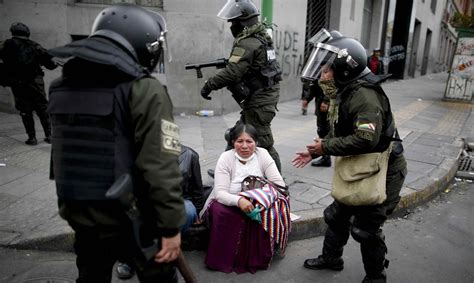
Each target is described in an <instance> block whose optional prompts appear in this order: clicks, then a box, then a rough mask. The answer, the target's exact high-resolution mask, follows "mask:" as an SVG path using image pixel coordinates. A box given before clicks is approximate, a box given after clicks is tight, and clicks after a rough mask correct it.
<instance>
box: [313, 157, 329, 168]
mask: <svg viewBox="0 0 474 283" xmlns="http://www.w3.org/2000/svg"><path fill="white" fill-rule="evenodd" d="M311 166H315V167H331V156H329V155H323V156H321V158H319V159H317V160H315V161H313V162H311Z"/></svg>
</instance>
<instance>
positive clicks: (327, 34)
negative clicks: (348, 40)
mask: <svg viewBox="0 0 474 283" xmlns="http://www.w3.org/2000/svg"><path fill="white" fill-rule="evenodd" d="M338 37H342V33H340V32H339V31H337V30H332V31H327V30H326V29H324V28H322V29H320V30H319V31H318V32H317V33H316V34H315V35H313V36H312V37H311V38H310V39H309V40H308V43H310V44H311V45H313V46H314V45H316V44H317V43H318V42H319V43H325V42H327V41H329V40H331V39H334V38H338Z"/></svg>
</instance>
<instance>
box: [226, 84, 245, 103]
mask: <svg viewBox="0 0 474 283" xmlns="http://www.w3.org/2000/svg"><path fill="white" fill-rule="evenodd" d="M227 89H228V90H229V91H230V92H231V93H232V97H233V98H234V100H235V101H236V102H237V103H238V104H239V105H243V104H244V103H245V100H246V99H247V98H248V97H249V96H250V89H249V88H248V87H247V86H246V85H245V84H244V83H243V82H240V83H237V84H234V85H231V86H228V87H227Z"/></svg>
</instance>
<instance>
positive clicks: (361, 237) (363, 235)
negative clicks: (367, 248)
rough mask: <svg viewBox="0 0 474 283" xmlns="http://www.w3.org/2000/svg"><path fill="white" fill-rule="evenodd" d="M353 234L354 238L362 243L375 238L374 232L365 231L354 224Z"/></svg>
mask: <svg viewBox="0 0 474 283" xmlns="http://www.w3.org/2000/svg"><path fill="white" fill-rule="evenodd" d="M351 235H352V238H354V240H356V241H357V242H359V243H361V244H362V243H367V242H370V241H371V240H373V238H374V235H373V234H372V233H369V232H367V231H364V230H362V229H360V228H359V227H356V226H352V228H351Z"/></svg>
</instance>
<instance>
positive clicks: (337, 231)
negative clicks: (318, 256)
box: [323, 201, 351, 258]
mask: <svg viewBox="0 0 474 283" xmlns="http://www.w3.org/2000/svg"><path fill="white" fill-rule="evenodd" d="M350 217H351V212H350V208H349V207H347V206H345V205H343V204H341V203H338V202H336V201H334V202H333V203H332V204H331V205H330V206H328V207H327V208H326V209H325V210H324V221H325V222H326V224H327V225H328V229H327V230H326V234H325V236H324V245H323V256H325V257H329V258H338V257H341V256H342V252H343V250H344V246H345V245H346V243H347V240H348V239H349V227H350V222H349V219H350Z"/></svg>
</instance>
